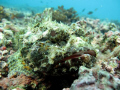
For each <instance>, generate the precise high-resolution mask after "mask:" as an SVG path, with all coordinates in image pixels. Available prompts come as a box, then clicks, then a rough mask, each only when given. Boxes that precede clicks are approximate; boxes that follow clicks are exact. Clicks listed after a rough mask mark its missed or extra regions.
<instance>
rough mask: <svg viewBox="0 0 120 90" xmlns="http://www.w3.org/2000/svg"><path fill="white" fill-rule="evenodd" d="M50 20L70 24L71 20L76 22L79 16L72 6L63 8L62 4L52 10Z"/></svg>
mask: <svg viewBox="0 0 120 90" xmlns="http://www.w3.org/2000/svg"><path fill="white" fill-rule="evenodd" d="M52 20H56V21H57V22H63V23H66V24H71V23H72V22H76V21H77V20H79V17H78V15H77V12H76V11H75V10H74V9H73V8H70V9H64V6H58V9H57V10H53V13H52Z"/></svg>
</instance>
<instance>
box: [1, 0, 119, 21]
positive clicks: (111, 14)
mask: <svg viewBox="0 0 120 90" xmlns="http://www.w3.org/2000/svg"><path fill="white" fill-rule="evenodd" d="M0 5H4V6H6V7H16V8H19V9H21V10H34V11H35V12H36V13H38V12H41V11H43V10H44V9H45V8H48V7H54V8H57V7H58V6H62V5H63V6H64V8H65V9H68V8H71V7H73V8H74V9H75V10H76V11H77V13H78V14H79V16H87V17H93V18H99V19H108V20H117V21H120V10H119V5H120V1H119V0H34V1H33V0H0ZM90 11H92V12H93V13H92V14H88V13H89V12H90Z"/></svg>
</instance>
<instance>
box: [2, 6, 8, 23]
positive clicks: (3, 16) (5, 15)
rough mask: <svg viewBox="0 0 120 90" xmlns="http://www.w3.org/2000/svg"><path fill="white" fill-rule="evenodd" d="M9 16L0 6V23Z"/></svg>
mask: <svg viewBox="0 0 120 90" xmlns="http://www.w3.org/2000/svg"><path fill="white" fill-rule="evenodd" d="M8 16H9V14H8V13H6V12H5V11H4V7H3V6H0V22H1V20H2V19H3V18H7V19H8V18H9V17H8Z"/></svg>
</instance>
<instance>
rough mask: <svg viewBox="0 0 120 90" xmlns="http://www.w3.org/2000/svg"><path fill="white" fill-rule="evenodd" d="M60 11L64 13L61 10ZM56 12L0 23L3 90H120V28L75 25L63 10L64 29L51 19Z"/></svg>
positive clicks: (86, 23) (84, 21) (0, 82)
mask: <svg viewBox="0 0 120 90" xmlns="http://www.w3.org/2000/svg"><path fill="white" fill-rule="evenodd" d="M59 11H61V12H63V11H65V10H64V8H63V6H61V7H59ZM59 11H54V12H53V9H51V8H46V9H45V10H44V12H43V13H42V14H40V15H39V14H37V15H35V16H31V17H30V16H29V17H28V16H27V15H26V16H24V17H22V19H21V20H19V19H15V20H11V21H8V20H6V19H2V22H1V23H0V60H1V61H0V68H1V71H0V72H1V80H0V86H1V89H3V90H6V89H8V90H14V89H15V90H29V89H32V90H62V89H63V90H77V89H79V90H84V89H88V88H91V89H95V90H107V89H109V90H113V89H115V90H119V89H120V80H119V78H120V73H119V71H120V53H119V52H120V46H119V44H120V32H119V26H118V25H116V24H114V23H111V22H104V21H100V20H99V19H90V18H86V19H85V18H81V19H80V20H79V21H77V20H78V19H73V18H72V17H71V16H72V14H74V15H73V17H76V14H75V13H76V12H74V11H73V9H70V10H67V11H70V12H72V13H71V14H70V15H71V16H70V18H71V20H70V21H69V22H70V23H71V24H69V25H66V24H65V23H67V21H66V22H64V21H63V23H62V20H58V21H57V18H54V19H53V16H54V15H57V14H55V13H58V12H59ZM65 12H66V11H65ZM64 15H67V16H68V14H66V13H64ZM72 19H73V20H75V21H77V22H75V21H73V20H72ZM55 20H56V21H55ZM64 20H65V19H64ZM60 21H61V22H60ZM73 22H74V23H73ZM77 78H78V79H77ZM75 79H76V80H75ZM74 80H75V81H74ZM73 81H74V82H73ZM5 82H7V83H5ZM72 83H73V84H72Z"/></svg>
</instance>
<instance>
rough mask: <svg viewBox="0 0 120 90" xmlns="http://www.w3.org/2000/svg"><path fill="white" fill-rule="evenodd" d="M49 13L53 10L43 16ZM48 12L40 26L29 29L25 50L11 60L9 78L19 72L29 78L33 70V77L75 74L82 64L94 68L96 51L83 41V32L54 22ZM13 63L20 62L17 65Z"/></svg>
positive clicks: (20, 50) (19, 51)
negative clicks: (72, 72) (28, 72)
mask: <svg viewBox="0 0 120 90" xmlns="http://www.w3.org/2000/svg"><path fill="white" fill-rule="evenodd" d="M48 12H49V13H50V12H51V9H46V10H45V11H44V12H43V15H44V14H45V13H48ZM49 13H48V15H45V17H42V18H43V19H42V21H41V22H40V23H39V25H38V26H36V27H34V26H33V27H31V28H29V30H28V31H27V32H26V33H25V34H24V36H23V47H21V48H19V50H18V52H16V53H15V54H13V55H12V56H10V58H9V59H8V63H9V68H10V70H9V76H11V75H14V74H15V73H16V72H18V73H19V74H21V73H22V72H21V70H22V71H23V73H24V74H25V75H28V74H27V71H29V70H28V69H30V68H32V71H30V72H32V73H33V74H34V75H37V74H39V75H42V74H43V75H53V76H54V75H61V74H65V73H69V72H71V71H72V70H75V71H76V70H78V68H79V65H84V66H86V67H91V66H93V65H94V63H95V61H96V59H95V57H96V52H95V51H94V49H92V48H91V47H90V45H89V44H88V43H87V42H85V41H84V40H83V39H82V37H83V36H84V33H82V32H83V30H82V29H81V28H80V27H77V25H76V24H72V25H71V26H68V25H65V24H63V23H57V22H56V21H52V19H51V13H50V15H49ZM36 23H37V22H36ZM76 32H77V33H76ZM14 60H15V61H16V62H19V63H18V64H14ZM23 62H25V63H27V66H26V64H25V66H24V65H23V64H22V63H23ZM14 67H17V68H16V69H15V68H14ZM23 68H24V69H23ZM30 70H31V69H30ZM24 71H25V72H26V73H25V72H24ZM59 72H61V73H59ZM33 74H32V75H33ZM30 75H31V74H30Z"/></svg>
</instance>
